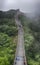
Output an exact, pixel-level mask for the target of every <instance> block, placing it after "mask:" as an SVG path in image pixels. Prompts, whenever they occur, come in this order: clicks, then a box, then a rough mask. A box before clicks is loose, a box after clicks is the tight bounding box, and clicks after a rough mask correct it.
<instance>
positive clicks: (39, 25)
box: [20, 16, 40, 65]
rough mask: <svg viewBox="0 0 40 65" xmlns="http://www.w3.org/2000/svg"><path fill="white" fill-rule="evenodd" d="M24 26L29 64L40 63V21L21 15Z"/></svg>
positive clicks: (39, 64)
mask: <svg viewBox="0 0 40 65" xmlns="http://www.w3.org/2000/svg"><path fill="white" fill-rule="evenodd" d="M20 20H21V23H22V25H23V28H24V31H25V32H24V39H25V51H26V58H27V61H28V65H40V22H39V21H31V20H30V19H28V18H27V19H26V20H25V17H24V16H21V17H20Z"/></svg>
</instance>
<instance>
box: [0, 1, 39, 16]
mask: <svg viewBox="0 0 40 65" xmlns="http://www.w3.org/2000/svg"><path fill="white" fill-rule="evenodd" d="M38 2H40V1H39V0H0V10H4V11H7V10H9V9H20V10H21V11H22V12H25V13H27V14H30V13H31V15H33V16H34V15H35V12H37V3H38Z"/></svg>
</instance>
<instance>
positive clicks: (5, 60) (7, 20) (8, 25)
mask: <svg viewBox="0 0 40 65" xmlns="http://www.w3.org/2000/svg"><path fill="white" fill-rule="evenodd" d="M11 15H12V14H11V13H10V14H9V13H7V12H5V13H4V12H2V11H0V65H13V62H14V57H15V51H16V41H15V40H16V36H17V31H18V30H17V26H16V24H15V20H14V15H13V18H11V17H12V16H11Z"/></svg>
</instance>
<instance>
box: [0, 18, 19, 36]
mask: <svg viewBox="0 0 40 65" xmlns="http://www.w3.org/2000/svg"><path fill="white" fill-rule="evenodd" d="M17 31H18V30H17V28H16V25H15V21H14V20H12V19H0V32H2V33H6V34H8V35H9V36H15V35H17Z"/></svg>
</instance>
